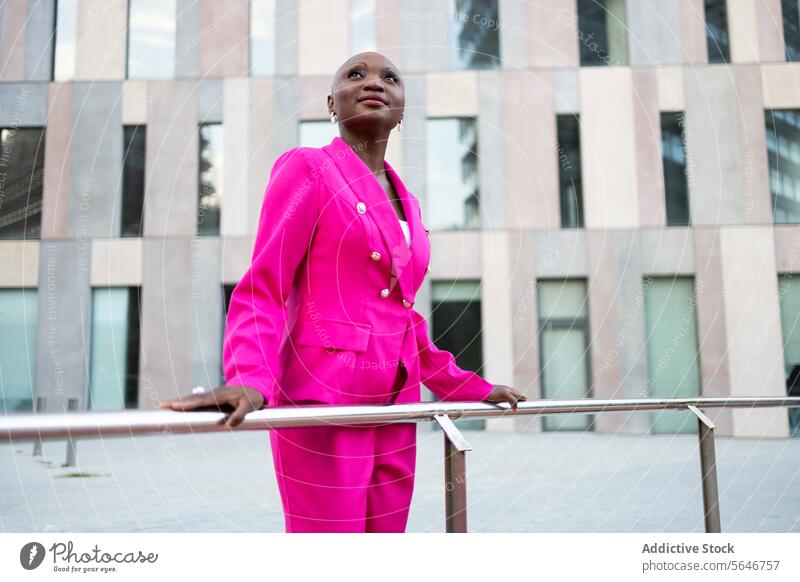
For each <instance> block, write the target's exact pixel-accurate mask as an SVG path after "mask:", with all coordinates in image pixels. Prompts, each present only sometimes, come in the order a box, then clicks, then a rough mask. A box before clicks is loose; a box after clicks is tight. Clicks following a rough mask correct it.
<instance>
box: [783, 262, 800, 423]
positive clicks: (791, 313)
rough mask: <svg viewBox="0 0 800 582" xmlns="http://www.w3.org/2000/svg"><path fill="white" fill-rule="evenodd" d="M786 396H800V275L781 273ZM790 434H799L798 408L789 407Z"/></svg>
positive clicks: (799, 409)
mask: <svg viewBox="0 0 800 582" xmlns="http://www.w3.org/2000/svg"><path fill="white" fill-rule="evenodd" d="M778 290H779V291H778V297H779V299H780V304H781V333H782V334H783V362H784V366H785V372H786V374H785V378H786V394H787V396H800V275H789V274H785V275H781V276H780V277H779V282H778ZM789 428H790V430H791V433H792V436H800V408H790V409H789Z"/></svg>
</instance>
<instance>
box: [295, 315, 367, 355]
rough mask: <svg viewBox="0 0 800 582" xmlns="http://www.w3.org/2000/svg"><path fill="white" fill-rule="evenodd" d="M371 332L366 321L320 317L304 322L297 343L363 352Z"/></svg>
mask: <svg viewBox="0 0 800 582" xmlns="http://www.w3.org/2000/svg"><path fill="white" fill-rule="evenodd" d="M371 334H372V326H371V325H370V324H367V323H357V322H354V321H348V320H346V319H332V318H320V319H315V320H306V321H305V322H304V325H303V326H302V327H301V329H300V333H299V334H298V336H297V343H298V344H299V345H301V346H318V347H324V348H329V349H331V350H348V351H353V352H363V351H364V350H366V349H367V345H368V344H369V336H370V335H371Z"/></svg>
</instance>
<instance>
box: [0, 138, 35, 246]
mask: <svg viewBox="0 0 800 582" xmlns="http://www.w3.org/2000/svg"><path fill="white" fill-rule="evenodd" d="M43 184H44V128H43V127H35V128H27V127H26V128H2V129H0V239H4V238H5V239H37V238H39V235H40V233H41V226H42V224H41V223H42V187H43Z"/></svg>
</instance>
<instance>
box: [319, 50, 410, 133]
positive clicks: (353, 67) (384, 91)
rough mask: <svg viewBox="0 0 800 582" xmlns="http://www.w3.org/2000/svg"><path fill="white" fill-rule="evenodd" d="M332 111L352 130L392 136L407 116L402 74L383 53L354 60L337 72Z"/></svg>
mask: <svg viewBox="0 0 800 582" xmlns="http://www.w3.org/2000/svg"><path fill="white" fill-rule="evenodd" d="M331 91H332V95H329V96H328V111H329V112H330V111H335V112H336V116H337V117H338V118H339V122H340V123H343V124H345V126H346V127H347V128H348V129H353V130H358V129H365V130H367V131H370V132H373V131H375V130H382V131H385V132H386V133H388V132H389V131H391V129H392V128H393V127H395V126H396V125H397V123H398V122H399V121H400V118H401V117H402V116H403V108H404V107H405V92H404V90H403V79H402V78H401V77H400V72H399V71H398V70H397V67H395V66H394V65H393V64H392V62H391V61H390V60H389V59H387V58H386V57H384V56H383V55H381V54H380V53H374V52H366V53H360V54H357V55H354V56H352V57H350V58H349V59H348V60H347V61H345V63H344V64H343V65H342V66H341V67H339V70H338V71H336V74H335V75H334V79H333V87H332V89H331Z"/></svg>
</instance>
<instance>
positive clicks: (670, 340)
mask: <svg viewBox="0 0 800 582" xmlns="http://www.w3.org/2000/svg"><path fill="white" fill-rule="evenodd" d="M643 286H644V291H645V293H644V303H645V325H646V329H647V336H646V339H645V342H646V345H647V368H648V376H647V392H648V395H649V396H650V397H652V398H692V397H696V396H699V395H700V370H699V358H698V350H697V326H696V323H695V311H696V303H695V299H694V280H693V279H692V278H691V277H675V278H672V277H668V278H667V277H645V278H644V281H643ZM650 418H651V422H652V430H653V432H654V433H667V434H673V433H684V432H688V433H691V432H697V420H696V417H695V416H694V414H692V412H690V411H677V410H654V411H651V413H650Z"/></svg>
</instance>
